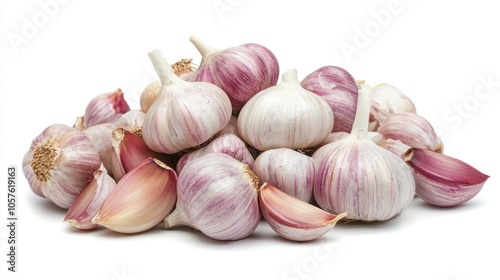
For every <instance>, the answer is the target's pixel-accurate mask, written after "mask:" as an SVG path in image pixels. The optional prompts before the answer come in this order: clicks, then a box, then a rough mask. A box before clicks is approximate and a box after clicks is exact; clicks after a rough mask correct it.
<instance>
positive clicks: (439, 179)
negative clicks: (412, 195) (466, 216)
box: [408, 148, 489, 207]
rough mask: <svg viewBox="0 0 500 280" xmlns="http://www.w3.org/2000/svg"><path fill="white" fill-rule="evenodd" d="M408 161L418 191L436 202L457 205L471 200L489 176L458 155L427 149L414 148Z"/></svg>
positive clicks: (419, 194) (443, 204)
mask: <svg viewBox="0 0 500 280" xmlns="http://www.w3.org/2000/svg"><path fill="white" fill-rule="evenodd" d="M408 164H409V165H410V166H411V167H412V168H413V171H414V174H415V182H416V185H417V189H416V192H417V195H418V196H419V197H420V198H422V199H423V200H424V201H426V202H427V203H430V204H432V205H436V206H442V207H449V206H456V205H459V204H462V203H464V202H467V201H469V200H471V199H472V198H473V197H475V196H476V195H477V194H478V193H479V191H480V190H481V189H482V188H483V186H484V184H485V182H486V180H487V179H488V178H489V176H488V175H486V174H483V173H481V172H480V171H479V170H477V169H476V168H474V167H472V166H470V165H469V164H467V163H465V162H463V161H461V160H459V159H456V158H453V157H450V156H447V155H445V154H442V153H436V152H432V151H429V150H426V149H418V148H416V149H413V154H412V157H411V159H410V160H409V161H408Z"/></svg>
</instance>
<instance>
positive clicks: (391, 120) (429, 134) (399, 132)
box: [378, 112, 444, 153]
mask: <svg viewBox="0 0 500 280" xmlns="http://www.w3.org/2000/svg"><path fill="white" fill-rule="evenodd" d="M378 132H379V133H380V134H382V135H383V136H384V137H385V138H387V139H395V140H401V142H403V143H405V144H406V145H408V146H410V147H412V148H421V149H427V150H431V151H434V152H438V153H441V152H443V149H444V147H443V142H442V141H441V138H439V136H438V135H437V134H436V132H435V131H434V128H433V127H432V125H431V124H430V123H429V122H428V121H427V120H426V119H425V118H424V117H422V116H420V115H418V114H417V113H410V112H405V113H394V114H391V115H390V116H388V117H387V118H386V119H385V121H384V122H383V123H382V124H381V125H380V127H379V129H378Z"/></svg>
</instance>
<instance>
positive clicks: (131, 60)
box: [0, 0, 500, 280]
mask: <svg viewBox="0 0 500 280" xmlns="http://www.w3.org/2000/svg"><path fill="white" fill-rule="evenodd" d="M48 2H50V1H49V0H39V1H33V0H26V1H14V0H12V1H1V6H0V13H1V15H0V18H1V21H0V24H1V25H0V28H1V37H0V42H1V46H0V50H1V52H0V55H1V58H0V65H1V69H0V79H1V80H0V86H1V88H0V98H1V100H0V104H1V127H0V131H1V132H0V133H1V134H0V135H1V139H0V143H1V149H2V150H1V156H0V158H1V167H0V174H1V181H0V186H3V187H1V188H0V189H1V191H0V193H1V195H0V197H1V209H0V213H1V217H2V226H1V227H0V233H1V243H0V244H1V247H0V253H1V257H0V260H1V262H0V264H1V265H0V270H1V273H2V274H1V276H0V278H1V279H38V278H48V279H102V280H124V279H135V280H150V279H187V278H189V279H209V278H216V279H344V280H350V279H384V280H389V279H427V280H466V279H471V280H472V279H474V280H476V279H483V280H484V279H500V269H499V266H498V260H499V259H500V256H499V252H500V241H499V240H500V239H499V238H498V236H500V230H499V227H498V225H497V220H498V213H500V202H499V200H500V190H499V187H498V183H499V179H498V175H500V174H499V172H498V163H497V160H498V158H499V149H498V148H497V143H498V141H497V138H496V135H498V134H497V133H496V132H497V129H498V121H499V120H500V110H498V107H499V105H500V96H499V95H500V83H499V82H500V69H499V62H500V55H499V51H500V41H499V40H498V26H500V17H498V11H497V5H495V4H494V3H495V2H494V1H468V3H469V4H464V2H465V1H461V2H456V1H454V2H451V1H441V2H440V3H436V1H409V0H400V1H389V0H377V1H352V2H353V3H351V2H350V1H263V0H259V1H256V0H254V1H246V0H206V1H194V0H188V1H169V2H168V4H167V1H144V0H141V1H127V2H126V3H125V1H77V0H69V1H68V0H67V1H64V2H63V1H61V2H54V1H52V2H53V3H56V4H57V6H51V10H48V11H47V10H44V8H43V3H48ZM215 6H218V7H220V9H221V10H218V9H216V8H215ZM388 7H390V8H388ZM224 8H226V10H224ZM381 11H382V12H381ZM384 11H385V12H384ZM387 14H389V15H390V17H387V16H386V17H384V18H383V19H384V21H380V22H377V21H376V20H375V18H376V17H377V16H376V15H387ZM29 24H33V25H34V27H35V29H33V28H32V29H30V30H28V31H27V29H29V28H27V27H26V26H27V25H29ZM23 30H24V34H23ZM361 33H364V34H365V35H361ZM367 33H368V34H369V35H366V34H367ZM191 35H197V36H198V37H200V38H201V39H202V40H204V41H206V42H207V43H209V44H211V45H212V46H214V47H218V48H225V47H231V46H236V45H240V44H243V43H248V42H255V43H260V44H262V45H265V46H267V47H268V48H269V49H270V50H272V51H273V52H274V53H275V55H276V56H277V58H278V60H279V63H280V67H281V71H282V72H284V71H286V70H288V69H290V68H296V69H297V70H298V75H299V79H302V78H303V77H305V76H306V75H307V74H309V73H310V72H312V71H314V70H315V69H317V68H319V67H321V66H324V65H337V66H341V67H344V68H346V69H347V70H348V71H349V72H351V74H352V75H353V76H354V77H355V78H356V79H365V80H366V81H367V82H368V83H369V84H371V85H376V84H378V83H382V82H387V83H390V84H392V85H394V86H396V87H398V88H400V89H401V90H402V91H404V92H405V93H406V94H407V95H408V96H409V97H410V98H412V100H413V101H414V103H415V104H416V107H417V110H418V112H419V113H420V114H421V115H422V116H424V117H426V118H427V119H428V120H429V121H430V122H431V123H432V124H433V125H434V127H435V128H436V130H438V131H439V133H440V135H441V136H442V137H443V139H444V142H445V153H447V154H448V155H451V156H454V157H457V158H459V159H461V160H463V161H465V162H468V163H469V164H471V165H473V166H475V167H476V168H478V169H479V170H480V171H482V172H484V173H486V174H488V175H490V176H491V177H490V179H489V180H488V181H487V183H486V185H485V187H484V188H483V190H482V191H481V192H480V193H479V195H478V196H476V197H475V198H474V199H473V200H471V201H469V202H467V203H466V204H464V205H462V206H459V207H455V208H448V209H441V208H436V207H431V206H428V205H427V204H425V203H423V202H422V201H421V200H419V199H416V200H415V201H414V203H413V204H412V205H411V206H410V207H409V208H408V209H407V210H406V212H404V213H403V214H402V215H401V216H399V217H397V218H395V219H392V220H390V221H388V222H384V223H373V224H342V223H341V224H338V225H337V226H336V227H335V228H334V229H333V230H332V231H330V232H329V233H328V234H327V235H325V236H324V237H323V238H320V239H319V240H317V241H315V242H309V243H294V242H288V241H285V240H283V239H281V238H279V237H277V235H276V234H275V233H274V232H273V231H272V230H271V229H270V228H269V227H268V225H267V224H265V223H264V222H262V223H261V224H260V226H259V227H258V228H257V230H256V231H255V233H254V234H252V235H251V237H249V238H247V239H244V240H240V241H237V242H217V241H212V240H210V239H209V238H206V237H204V236H202V235H201V234H200V233H197V232H194V231H192V230H189V229H187V228H183V229H176V230H171V231H165V230H162V229H160V228H158V229H155V230H152V231H149V232H146V233H143V234H138V235H120V234H115V233H112V232H110V231H108V230H105V229H99V230H95V231H91V232H79V231H76V230H72V229H71V228H70V227H69V225H67V224H65V223H63V222H62V220H63V217H64V214H65V211H64V210H61V209H58V208H57V207H56V206H54V205H52V204H51V203H50V202H49V201H47V200H44V199H41V198H39V197H37V196H36V195H35V194H33V193H32V192H31V191H30V189H29V187H28V185H27V182H26V180H25V178H24V176H23V175H22V171H21V160H22V157H23V156H24V154H25V152H26V151H27V150H28V147H29V145H30V143H31V140H32V139H33V138H34V137H36V136H37V135H38V134H39V133H40V132H41V131H42V130H43V129H44V128H45V127H47V126H49V125H51V124H54V123H64V124H67V125H72V124H73V122H74V120H75V118H76V117H77V116H79V115H82V114H83V111H84V109H85V106H86V104H87V102H88V101H89V100H90V99H91V98H92V97H94V96H95V95H97V94H100V93H104V92H109V91H112V90H114V89H116V88H118V87H119V88H122V89H123V91H124V92H125V94H126V98H127V101H128V102H129V104H130V105H131V107H133V108H134V109H137V108H139V104H138V98H139V93H140V91H141V90H142V88H143V87H144V86H145V85H146V84H147V83H149V82H151V81H153V80H154V79H156V76H155V75H154V73H153V72H152V67H151V66H150V62H149V60H148V57H147V52H148V51H151V50H152V49H154V48H160V49H161V50H162V52H163V53H164V55H165V56H166V58H167V59H168V60H169V62H171V63H173V62H175V61H177V60H179V59H181V58H184V57H191V58H194V60H195V61H196V62H199V59H200V56H199V55H198V53H197V51H196V49H195V48H194V47H193V46H192V45H191V44H190V42H189V41H188V39H189V36H191ZM363 36H367V37H366V38H363ZM363 39H364V40H363ZM346 45H350V46H351V50H354V51H355V53H352V54H350V55H349V54H346V53H344V52H343V51H342V48H341V46H346ZM354 48H355V49H354ZM481 80H490V84H492V86H490V88H489V91H488V90H487V89H486V88H485V87H484V85H483V84H482V83H481ZM497 81H499V82H497ZM476 89H479V91H478V92H477V93H479V95H477V94H476V95H475V92H476ZM461 108H463V109H461ZM459 110H463V112H462V113H461V114H460V113H459ZM8 165H17V168H18V177H17V180H18V182H17V185H18V192H17V196H18V200H17V216H18V218H19V221H18V231H17V236H16V237H17V241H18V251H17V266H16V269H17V272H16V273H12V272H9V271H7V268H6V265H7V263H6V261H5V260H6V258H7V257H6V254H7V251H6V250H7V247H6V246H7V244H6V238H7V236H8V232H7V228H6V226H5V225H6V223H7V222H6V217H5V215H6V212H7V209H6V208H7V206H6V203H5V201H6V196H7V190H6V187H7V183H6V173H7V172H6V169H7V166H8ZM299 172H300V171H299Z"/></svg>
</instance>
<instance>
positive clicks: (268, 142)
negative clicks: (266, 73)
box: [238, 69, 334, 151]
mask: <svg viewBox="0 0 500 280" xmlns="http://www.w3.org/2000/svg"><path fill="white" fill-rule="evenodd" d="M333 124H334V118H333V112H332V109H331V108H330V106H329V105H328V103H326V101H325V100H323V99H322V98H321V97H319V96H318V95H316V94H314V93H312V92H310V91H308V90H306V89H304V88H303V87H302V86H301V85H300V84H299V82H298V80H297V71H296V70H295V69H291V70H289V71H287V72H285V73H284V74H283V77H282V80H281V82H280V84H278V85H276V86H273V87H270V88H267V89H265V90H263V91H261V92H259V93H258V94H256V95H255V96H253V97H252V98H251V99H250V100H249V101H248V102H247V103H246V104H245V106H244V107H243V108H242V109H241V111H240V113H239V115H238V132H239V133H240V135H241V138H242V139H243V141H245V142H246V143H248V144H249V145H250V146H252V147H254V148H256V149H257V150H259V151H265V150H269V149H275V148H290V149H307V148H311V147H315V146H316V145H318V144H320V143H321V142H323V141H324V140H325V139H326V137H328V135H329V134H330V132H331V131H332V128H333Z"/></svg>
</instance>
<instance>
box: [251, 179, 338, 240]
mask: <svg viewBox="0 0 500 280" xmlns="http://www.w3.org/2000/svg"><path fill="white" fill-rule="evenodd" d="M259 205H260V209H261V211H262V215H263V216H264V218H265V219H266V221H267V223H268V224H269V226H271V228H272V229H273V230H274V231H276V232H277V233H278V234H279V235H280V236H282V237H284V238H286V239H289V240H293V241H309V240H313V239H316V238H318V237H320V236H322V235H324V234H325V233H327V232H328V231H329V230H330V229H332V228H333V227H334V226H335V224H336V223H337V222H338V221H339V220H340V219H342V218H344V217H345V216H346V213H342V214H338V215H335V214H331V213H328V212H326V211H324V210H322V209H320V208H318V207H316V206H313V205H311V204H309V203H307V202H304V201H302V200H300V199H297V198H295V197H293V196H290V195H289V194H287V193H285V192H283V191H281V190H280V189H278V188H276V187H274V186H273V185H271V184H268V183H264V184H263V185H262V187H261V188H260V189H259Z"/></svg>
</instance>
